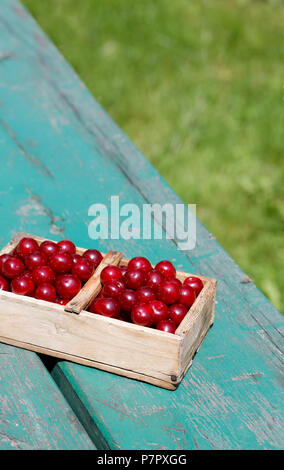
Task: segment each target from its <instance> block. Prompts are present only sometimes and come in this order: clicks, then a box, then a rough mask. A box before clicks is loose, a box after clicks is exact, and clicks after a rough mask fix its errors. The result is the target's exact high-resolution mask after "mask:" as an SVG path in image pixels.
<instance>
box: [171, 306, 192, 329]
mask: <svg viewBox="0 0 284 470" xmlns="http://www.w3.org/2000/svg"><path fill="white" fill-rule="evenodd" d="M187 312H188V309H187V307H186V306H185V305H183V304H173V305H171V306H170V307H169V317H170V319H171V320H173V321H174V322H175V323H176V325H179V324H180V323H181V322H182V320H183V319H184V317H185V315H186V314H187Z"/></svg>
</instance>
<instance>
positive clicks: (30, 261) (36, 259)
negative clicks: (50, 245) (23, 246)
mask: <svg viewBox="0 0 284 470" xmlns="http://www.w3.org/2000/svg"><path fill="white" fill-rule="evenodd" d="M46 264H47V257H46V256H45V254H44V253H42V252H41V251H34V252H33V253H30V254H29V255H27V256H26V257H25V265H26V267H27V268H28V269H29V270H30V271H32V270H33V269H35V268H37V267H39V266H46Z"/></svg>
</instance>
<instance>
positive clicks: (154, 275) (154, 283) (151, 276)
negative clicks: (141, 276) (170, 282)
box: [147, 269, 165, 292]
mask: <svg viewBox="0 0 284 470" xmlns="http://www.w3.org/2000/svg"><path fill="white" fill-rule="evenodd" d="M164 281H165V277H164V276H163V274H162V273H160V272H159V271H157V270H156V269H152V271H149V272H148V274H147V286H149V287H151V288H152V289H153V290H154V291H155V292H157V290H158V287H159V285H160V284H162V283H163V282H164Z"/></svg>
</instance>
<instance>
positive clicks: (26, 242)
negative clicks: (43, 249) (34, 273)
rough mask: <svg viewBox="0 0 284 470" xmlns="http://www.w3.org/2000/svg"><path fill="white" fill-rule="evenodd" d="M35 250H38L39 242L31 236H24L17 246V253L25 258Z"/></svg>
mask: <svg viewBox="0 0 284 470" xmlns="http://www.w3.org/2000/svg"><path fill="white" fill-rule="evenodd" d="M34 251H38V243H37V241H36V240H34V239H33V238H30V237H25V238H22V240H21V241H20V242H19V243H18V245H17V247H16V254H17V255H19V256H20V257H21V258H25V257H26V256H27V255H29V254H30V253H33V252H34Z"/></svg>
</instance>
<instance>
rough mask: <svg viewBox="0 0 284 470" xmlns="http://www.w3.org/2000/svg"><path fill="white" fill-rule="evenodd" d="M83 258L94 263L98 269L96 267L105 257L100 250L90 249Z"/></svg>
mask: <svg viewBox="0 0 284 470" xmlns="http://www.w3.org/2000/svg"><path fill="white" fill-rule="evenodd" d="M83 258H88V259H89V260H90V261H92V262H93V263H94V268H95V269H96V267H97V266H98V265H99V264H100V262H101V261H102V259H103V256H102V254H101V253H100V252H99V251H98V250H95V249H89V250H86V251H85V252H84V254H83Z"/></svg>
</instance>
